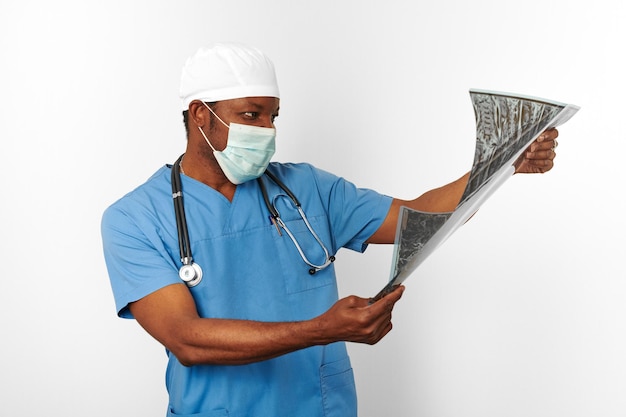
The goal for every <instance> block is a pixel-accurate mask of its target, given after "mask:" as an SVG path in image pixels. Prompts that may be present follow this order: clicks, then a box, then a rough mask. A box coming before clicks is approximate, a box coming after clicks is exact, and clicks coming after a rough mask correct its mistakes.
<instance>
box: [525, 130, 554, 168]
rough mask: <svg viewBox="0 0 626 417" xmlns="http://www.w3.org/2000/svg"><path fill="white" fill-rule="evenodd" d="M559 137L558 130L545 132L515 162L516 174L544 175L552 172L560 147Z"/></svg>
mask: <svg viewBox="0 0 626 417" xmlns="http://www.w3.org/2000/svg"><path fill="white" fill-rule="evenodd" d="M557 136H559V132H558V131H557V130H556V129H550V130H546V131H545V132H543V133H542V134H541V135H540V136H539V137H538V138H537V140H535V141H534V142H533V143H531V144H530V146H529V147H528V148H527V149H526V150H525V151H524V153H523V154H522V155H521V156H520V157H519V158H518V159H517V161H515V164H514V165H515V173H516V174H543V173H544V172H548V171H550V170H551V169H552V167H553V166H554V158H556V152H555V150H556V147H557V146H559V144H558V142H557V141H556V138H557Z"/></svg>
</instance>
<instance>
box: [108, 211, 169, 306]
mask: <svg viewBox="0 0 626 417" xmlns="http://www.w3.org/2000/svg"><path fill="white" fill-rule="evenodd" d="M101 232H102V242H103V250H104V258H105V262H106V266H107V270H108V272H109V277H110V281H111V287H112V290H113V296H114V298H115V304H116V308H117V314H118V315H119V316H120V317H124V318H132V314H131V313H130V310H129V309H128V305H129V304H130V303H132V302H133V301H137V300H139V299H141V298H143V297H144V296H146V295H148V294H150V293H152V292H154V291H156V290H158V289H160V288H163V287H165V286H167V285H170V284H174V283H179V282H180V280H179V279H178V270H177V268H176V264H175V261H174V260H173V259H172V258H171V256H169V255H168V253H167V251H166V250H165V248H164V247H163V245H162V240H161V239H160V238H159V236H158V230H157V229H155V228H149V227H142V225H141V224H139V223H138V222H137V221H135V219H134V218H133V216H131V215H129V213H128V212H126V211H125V210H124V209H123V208H121V207H116V206H112V207H109V208H108V209H107V210H106V211H105V212H104V215H103V217H102V223H101Z"/></svg>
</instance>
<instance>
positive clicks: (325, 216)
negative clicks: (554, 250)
mask: <svg viewBox="0 0 626 417" xmlns="http://www.w3.org/2000/svg"><path fill="white" fill-rule="evenodd" d="M180 93H181V98H182V103H183V111H184V112H183V115H184V121H185V126H186V128H187V139H188V142H187V148H186V150H185V153H184V154H183V155H182V156H181V157H180V158H179V159H178V160H177V162H176V163H175V164H174V165H173V166H170V165H167V166H163V167H161V168H160V169H158V170H157V171H156V172H155V173H154V174H153V175H152V176H151V177H150V178H149V179H148V180H147V181H146V182H145V183H144V184H142V185H141V186H139V187H138V188H136V189H135V190H133V191H132V192H130V193H129V194H127V195H126V196H124V197H123V198H121V199H120V200H118V201H117V202H115V203H114V204H113V205H112V206H111V207H109V208H108V209H107V210H106V211H105V213H104V216H103V220H102V237H103V244H104V254H105V260H106V263H107V268H108V271H109V275H110V280H111V285H112V288H113V293H114V297H115V301H116V306H117V311H118V315H119V316H120V317H125V318H135V319H136V320H137V321H138V322H139V324H140V325H141V326H142V327H143V328H144V329H145V330H146V331H147V332H148V333H150V334H151V335H152V336H153V337H154V338H155V339H156V340H158V341H159V342H160V343H162V344H163V346H165V348H166V352H167V355H168V358H169V362H168V366H167V374H166V384H167V389H168V393H169V398H170V399H169V405H168V409H167V415H168V416H202V417H214V416H215V417H216V416H231V417H232V416H272V417H280V416H299V417H307V416H311V417H313V416H316V417H317V416H320V417H321V416H326V417H328V416H342V417H346V416H356V414H357V410H356V408H357V406H356V393H355V388H354V378H353V373H352V368H351V365H350V360H349V358H348V355H347V353H346V348H345V344H344V342H357V343H367V344H375V343H377V342H378V341H379V340H381V339H382V338H383V337H384V336H385V335H386V334H387V333H388V332H389V331H390V330H391V328H392V324H391V313H392V310H393V307H394V305H395V303H396V302H397V301H398V300H399V299H400V297H401V296H402V292H403V291H404V287H399V288H397V289H396V290H395V291H393V292H392V293H390V294H389V295H387V296H386V297H384V298H383V299H381V300H380V301H378V302H376V303H373V304H370V302H369V300H368V299H365V298H360V297H356V296H349V297H346V298H343V299H340V300H338V294H337V285H336V280H335V273H334V266H333V261H334V256H335V255H336V253H337V251H338V250H339V249H340V248H342V247H345V248H349V249H352V250H356V251H360V252H362V251H364V250H365V248H366V247H367V245H368V244H369V243H393V241H394V236H395V229H396V220H397V215H398V208H399V207H400V205H408V206H410V207H413V208H415V209H418V210H423V211H431V212H438V211H452V210H454V208H455V207H456V204H457V203H458V201H459V199H460V197H461V195H462V193H463V190H464V188H465V185H466V183H467V175H465V176H463V177H461V178H460V179H458V180H457V181H455V182H452V183H450V184H448V185H445V186H443V187H441V188H438V189H434V190H431V191H429V192H427V193H425V194H423V195H422V196H420V197H418V198H416V199H415V200H412V201H400V200H397V199H392V198H390V197H388V196H385V195H381V194H379V193H377V192H374V191H372V190H366V189H360V188H358V187H356V186H354V185H353V184H351V183H350V182H348V181H346V180H344V179H342V178H339V177H336V176H334V175H332V174H330V173H327V172H324V171H322V170H319V169H317V168H315V167H313V166H311V165H308V164H285V163H277V162H272V163H269V161H270V158H271V157H272V155H273V153H274V138H275V129H274V121H275V119H276V117H278V114H279V105H280V100H279V97H280V95H279V90H278V84H277V82H276V77H275V73H274V67H273V65H272V63H271V61H270V60H269V59H268V58H267V57H266V56H265V55H264V54H263V53H262V52H260V51H259V50H257V49H255V48H251V47H248V46H245V45H240V44H226V43H223V44H214V45H211V46H209V47H207V48H202V49H200V50H199V51H198V52H197V53H196V54H195V55H194V56H193V57H191V58H190V59H189V60H188V61H187V63H186V64H185V67H184V68H183V72H182V78H181V90H180ZM556 136H557V132H556V131H555V130H552V131H548V132H545V133H544V134H543V135H542V136H541V137H540V138H539V139H538V140H537V141H536V142H535V143H534V144H533V145H532V146H531V147H530V148H529V149H528V151H527V152H526V153H525V154H524V155H523V157H522V158H521V159H520V160H519V161H518V163H517V165H516V172H546V171H549V170H550V169H551V168H552V166H553V159H554V157H555V153H554V148H555V147H556ZM266 171H267V173H265V172H266ZM173 185H174V187H172V186H173ZM176 206H178V208H176V209H175V207H176ZM181 208H182V213H183V214H182V215H181ZM181 229H183V230H182V231H181ZM186 264H187V265H188V266H192V265H193V268H194V269H193V271H192V272H191V275H192V276H191V277H185V275H186V273H183V272H181V274H180V275H179V270H181V267H184V266H185V265H186ZM188 271H191V269H189V270H188ZM181 278H183V279H185V281H182V280H181Z"/></svg>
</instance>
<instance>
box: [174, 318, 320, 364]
mask: <svg viewBox="0 0 626 417" xmlns="http://www.w3.org/2000/svg"><path fill="white" fill-rule="evenodd" d="M179 329H180V330H178V331H177V332H176V333H177V334H176V335H172V336H173V337H171V339H170V340H169V341H168V344H169V345H170V346H169V347H168V348H169V349H170V350H171V351H172V353H173V354H174V355H175V356H176V357H177V358H178V360H179V361H180V362H181V363H183V364H184V365H186V366H191V365H198V364H220V365H243V364H247V363H252V362H259V361H263V360H266V359H271V358H274V357H277V356H280V355H284V354H286V353H290V352H293V351H296V350H299V349H304V348H307V347H310V346H314V345H321V344H327V343H329V342H331V341H332V340H329V339H328V337H325V336H324V331H323V329H322V328H321V326H320V323H319V321H318V320H316V319H314V320H308V321H300V322H257V321H246V320H230V319H206V318H197V319H193V320H191V321H189V322H187V323H185V325H184V326H181V327H180V328H179Z"/></svg>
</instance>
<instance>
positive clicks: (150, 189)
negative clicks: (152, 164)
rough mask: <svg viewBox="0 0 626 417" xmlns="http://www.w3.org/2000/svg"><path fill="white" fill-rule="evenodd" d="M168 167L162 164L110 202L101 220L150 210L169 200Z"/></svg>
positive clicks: (105, 220)
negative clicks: (135, 185)
mask: <svg viewBox="0 0 626 417" xmlns="http://www.w3.org/2000/svg"><path fill="white" fill-rule="evenodd" d="M169 173H170V168H169V167H168V166H163V167H161V168H159V169H158V170H157V171H156V172H155V173H154V174H152V175H151V176H150V177H149V178H148V179H147V180H146V181H145V182H144V183H143V184H141V185H139V186H138V187H136V188H135V189H133V190H132V191H130V192H128V193H126V194H125V195H124V196H122V197H121V198H119V199H118V200H117V201H115V202H114V203H112V204H111V205H110V206H109V207H107V209H106V210H105V211H104V214H103V222H104V223H107V222H109V221H111V220H113V219H118V220H119V217H120V215H122V216H124V217H127V216H130V217H132V216H133V213H137V212H142V211H152V210H154V209H155V208H156V207H159V206H161V205H162V204H164V203H166V202H167V203H169V202H171V198H172V197H171V196H172V193H171V185H170V184H171V183H170V181H169Z"/></svg>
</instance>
